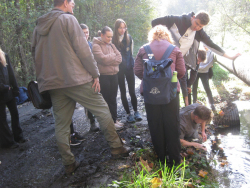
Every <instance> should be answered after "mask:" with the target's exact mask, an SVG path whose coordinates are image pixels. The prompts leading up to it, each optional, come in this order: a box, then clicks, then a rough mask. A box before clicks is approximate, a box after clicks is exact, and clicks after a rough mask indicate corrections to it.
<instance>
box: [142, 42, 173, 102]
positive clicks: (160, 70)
mask: <svg viewBox="0 0 250 188" xmlns="http://www.w3.org/2000/svg"><path fill="white" fill-rule="evenodd" d="M143 47H144V49H145V51H146V53H147V54H148V57H149V59H144V73H143V96H144V102H145V103H148V104H154V105H159V104H168V103H169V102H170V101H171V100H172V99H174V98H175V97H176V91H177V82H171V79H172V71H171V67H170V65H171V64H172V63H173V60H172V59H171V58H168V57H169V55H170V54H171V52H172V51H173V49H174V48H175V46H173V45H169V47H168V48H167V50H166V51H165V53H164V54H163V56H162V58H161V60H155V58H154V54H153V52H152V50H151V48H150V46H149V45H148V44H147V45H144V46H143Z"/></svg>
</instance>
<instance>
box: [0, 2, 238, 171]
mask: <svg viewBox="0 0 250 188" xmlns="http://www.w3.org/2000/svg"><path fill="white" fill-rule="evenodd" d="M74 5H75V3H74V0H54V9H52V10H51V11H50V12H48V13H47V14H45V15H43V16H41V17H39V18H38V20H37V25H36V27H35V29H34V32H33V38H32V55H33V57H34V62H35V66H36V76H37V81H38V87H39V91H40V92H41V93H42V92H48V93H49V94H50V96H51V100H52V105H53V114H54V118H55V135H56V140H57V145H58V149H59V152H60V154H61V156H62V162H63V164H64V165H65V172H66V173H67V174H71V173H72V172H74V171H75V170H76V168H77V167H78V166H79V162H78V161H76V160H75V157H74V155H73V153H72V152H71V149H70V142H71V141H72V140H71V137H70V135H74V137H75V138H76V139H77V137H78V136H79V135H78V134H77V133H75V131H74V129H73V128H74V127H73V124H72V123H73V122H72V115H73V113H74V110H75V105H76V102H78V103H79V104H81V105H82V106H84V107H85V108H86V110H87V111H88V117H89V119H90V124H91V130H92V131H98V130H99V127H97V126H96V124H95V119H97V121H98V122H99V125H100V129H101V131H102V132H103V135H104V137H105V139H106V140H107V142H108V144H109V146H110V148H111V154H112V157H114V158H120V157H125V156H128V155H129V152H130V151H131V148H129V147H128V146H125V145H123V142H122V141H121V139H120V137H119V135H118V134H117V132H116V131H117V130H120V129H122V128H123V126H124V125H123V123H122V122H120V121H118V120H117V102H116V98H117V91H118V86H119V89H120V92H121V100H122V104H123V106H124V109H125V111H126V113H127V122H129V123H132V122H135V121H140V120H142V117H141V115H140V113H139V112H138V110H137V98H136V95H135V75H136V76H137V77H138V78H139V79H143V72H144V59H150V57H149V56H148V54H147V53H146V51H145V49H144V47H143V46H142V47H141V48H140V50H139V52H138V54H137V56H136V59H135V61H134V59H133V39H132V37H131V36H130V35H129V34H128V29H127V25H126V23H125V21H124V20H122V19H117V20H116V22H115V26H114V32H113V31H112V29H111V28H110V27H108V26H105V27H104V28H103V29H102V30H101V34H100V36H99V37H95V38H94V39H93V42H92V43H91V42H89V41H88V37H89V28H88V27H87V26H86V25H85V24H80V25H79V23H78V21H77V20H76V18H75V17H74V16H73V9H74ZM208 22H209V16H208V14H207V13H206V12H199V13H197V14H194V13H190V14H187V15H182V16H166V17H161V18H157V19H155V20H153V21H152V27H153V28H152V29H151V31H150V32H149V34H148V40H149V43H148V45H149V46H150V48H151V50H152V53H153V54H151V55H152V56H154V58H155V59H156V60H160V59H161V58H162V56H163V54H164V52H165V51H166V49H167V48H168V47H169V46H170V45H172V44H174V45H175V47H174V49H173V51H172V52H171V54H170V56H169V58H171V59H172V60H173V63H172V64H171V71H172V72H173V71H177V78H178V80H180V83H179V82H178V83H177V94H176V97H175V98H174V99H172V100H171V101H170V102H169V103H167V104H157V105H156V104H150V103H146V102H145V108H146V112H147V120H148V126H149V130H150V134H151V138H152V143H153V146H154V149H155V152H156V154H157V156H158V157H159V159H160V160H161V161H162V162H164V161H165V160H166V157H167V156H169V161H170V163H172V164H178V163H180V149H181V144H183V145H184V146H194V147H196V148H202V149H205V148H203V146H202V145H201V144H198V143H196V142H189V141H187V138H191V137H197V135H198V134H197V127H198V125H201V129H202V137H203V141H205V140H206V139H207V136H206V133H205V125H206V122H208V121H209V120H210V119H211V118H212V115H211V114H212V113H211V110H210V109H209V108H207V107H205V106H203V105H200V104H196V103H195V104H192V105H189V103H188V100H187V95H188V93H189V92H190V90H191V85H192V84H193V83H194V82H195V80H196V75H197V70H198V69H199V66H200V67H202V66H201V63H202V62H204V61H205V58H204V57H203V58H202V57H201V56H200V55H199V54H201V55H202V54H203V56H204V53H202V52H201V53H198V50H199V43H200V42H203V43H204V44H205V45H206V46H207V47H208V48H209V49H210V50H212V51H213V52H215V53H217V54H219V55H223V56H224V57H227V58H229V59H232V60H234V59H235V58H237V57H238V56H239V54H236V55H234V56H229V55H227V54H226V53H225V52H224V51H223V50H222V49H221V48H220V47H219V46H217V45H216V44H214V43H213V42H212V40H211V39H210V38H209V36H208V35H207V34H206V33H205V32H204V30H203V27H204V26H205V25H207V24H208ZM0 57H1V58H0V61H1V69H6V68H10V69H11V65H10V63H8V65H7V66H6V64H4V63H3V62H4V61H3V60H2V56H0ZM207 59H209V60H210V59H211V58H210V57H209V56H207ZM199 64H200V65H199ZM204 64H206V63H205V62H204ZM209 66H211V63H210V64H209ZM209 66H205V67H206V68H204V69H203V71H201V72H199V73H198V77H197V79H198V78H199V77H200V78H201V79H202V81H203V80H206V79H207V77H206V75H204V76H203V75H202V74H206V73H207V70H208V67H209ZM188 69H191V76H190V79H188V74H187V70H188ZM201 70H202V69H201ZM12 72H13V71H12ZM9 76H10V77H9V78H11V75H9ZM125 80H126V81H127V84H128V89H129V94H130V97H131V103H132V107H133V111H134V112H133V113H132V112H131V110H130V108H129V105H128V100H127V96H126V84H125V83H126V82H125ZM1 82H3V83H4V81H2V80H1ZM197 83H198V81H196V82H195V86H196V88H197ZM204 83H205V82H204V81H203V84H204ZM4 84H5V83H4ZM7 85H8V84H5V85H3V86H2V83H1V85H0V86H1V88H0V89H1V95H2V93H5V94H6V93H7V92H11V91H10V90H13V94H14V91H15V88H16V87H17V85H16V83H13V85H9V86H7ZM180 88H182V92H183V95H184V100H185V104H186V107H185V108H183V109H181V110H179V109H180V104H179V92H180ZM194 90H195V88H194ZM141 91H143V87H142V85H141ZM210 92H211V91H210ZM196 93H197V92H196ZM208 95H209V101H210V103H211V104H213V100H212V99H210V98H211V97H210V96H211V95H210V94H208ZM1 99H2V97H1ZM1 101H2V100H1ZM9 101H10V100H6V101H5V103H3V105H2V103H1V109H2V106H4V107H3V109H4V110H2V111H5V105H7V106H8V107H9V108H10V104H9V103H11V102H9ZM194 101H196V98H195V100H194ZM2 111H1V112H2ZM4 115H5V118H6V114H4ZM11 115H12V114H11ZM2 116H3V115H2V113H1V118H2ZM13 123H14V120H13V121H12V124H13ZM5 126H8V125H6V124H5ZM2 127H3V126H2V124H1V129H2ZM12 129H13V134H14V139H15V141H17V142H20V141H22V139H24V138H23V137H22V131H19V132H18V131H16V132H18V134H17V133H15V131H14V128H13V126H12ZM0 133H1V137H2V131H1V132H0ZM15 134H16V135H15ZM79 139H80V138H79ZM13 142H14V141H13ZM11 143H12V142H9V144H11Z"/></svg>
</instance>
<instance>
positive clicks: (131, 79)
mask: <svg viewBox="0 0 250 188" xmlns="http://www.w3.org/2000/svg"><path fill="white" fill-rule="evenodd" d="M120 67H121V66H120ZM125 78H126V80H127V83H128V90H129V95H130V97H131V103H132V106H133V109H134V111H137V98H136V95H135V75H134V71H133V69H129V70H127V69H126V68H120V71H119V72H118V84H119V88H120V92H121V100H122V105H123V107H124V109H125V110H126V112H127V114H130V110H129V105H128V99H127V96H126V84H125Z"/></svg>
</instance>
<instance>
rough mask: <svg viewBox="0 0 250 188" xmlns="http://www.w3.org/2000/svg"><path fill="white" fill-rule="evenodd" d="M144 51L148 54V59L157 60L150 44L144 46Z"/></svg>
mask: <svg viewBox="0 0 250 188" xmlns="http://www.w3.org/2000/svg"><path fill="white" fill-rule="evenodd" d="M143 48H144V50H145V51H146V53H147V54H148V58H149V59H150V60H155V57H154V54H153V52H152V50H151V48H150V46H149V44H146V45H144V46H143ZM151 54H152V55H151Z"/></svg>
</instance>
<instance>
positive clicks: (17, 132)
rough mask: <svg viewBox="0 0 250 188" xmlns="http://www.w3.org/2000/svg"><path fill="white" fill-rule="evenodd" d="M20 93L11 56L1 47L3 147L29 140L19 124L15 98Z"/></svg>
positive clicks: (0, 131)
mask: <svg viewBox="0 0 250 188" xmlns="http://www.w3.org/2000/svg"><path fill="white" fill-rule="evenodd" d="M18 95H19V88H18V85H17V82H16V78H15V75H14V72H13V69H12V66H11V63H10V60H9V57H8V55H7V54H5V53H4V52H3V51H2V49H1V48H0V146H1V147H3V148H10V149H13V148H17V147H18V146H19V145H18V143H24V142H26V141H27V140H26V139H25V138H24V137H23V130H22V128H21V127H20V124H19V114H18V110H17V105H16V99H15V97H17V96H18ZM6 106H7V107H8V109H9V111H10V115H11V128H12V132H13V134H12V133H11V131H10V128H9V126H8V123H7V117H6V116H7V115H6Z"/></svg>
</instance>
